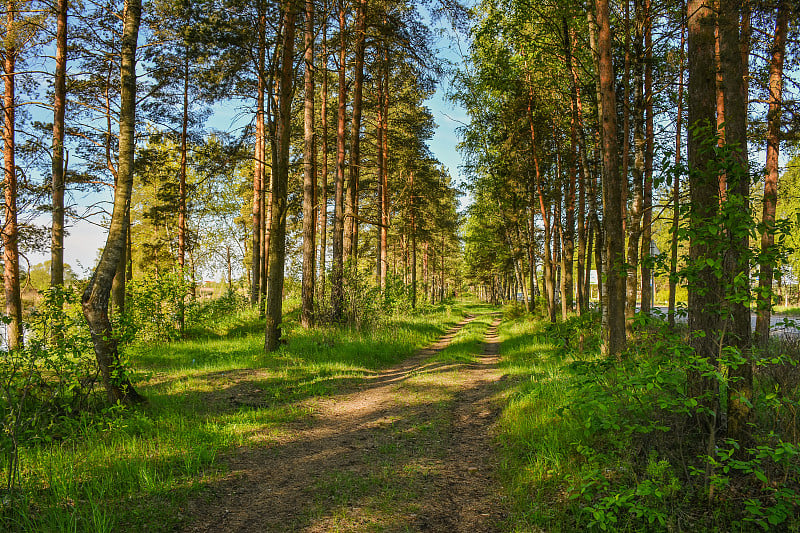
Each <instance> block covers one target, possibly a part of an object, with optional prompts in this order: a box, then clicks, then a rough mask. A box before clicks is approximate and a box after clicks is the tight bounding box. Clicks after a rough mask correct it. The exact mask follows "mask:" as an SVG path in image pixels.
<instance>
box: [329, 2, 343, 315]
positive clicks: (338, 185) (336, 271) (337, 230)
mask: <svg viewBox="0 0 800 533" xmlns="http://www.w3.org/2000/svg"><path fill="white" fill-rule="evenodd" d="M338 9H339V34H340V36H341V38H340V42H339V47H340V48H339V102H338V111H337V116H336V181H335V184H334V193H333V203H334V211H333V265H332V269H331V309H332V314H333V319H334V320H337V321H338V320H341V319H342V312H343V310H344V309H343V307H344V160H345V146H344V143H345V120H346V118H347V107H346V106H347V79H346V69H347V48H346V44H347V43H346V40H345V31H344V30H345V22H346V13H345V7H344V1H343V0H339V5H338Z"/></svg>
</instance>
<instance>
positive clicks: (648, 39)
mask: <svg viewBox="0 0 800 533" xmlns="http://www.w3.org/2000/svg"><path fill="white" fill-rule="evenodd" d="M644 11H645V29H644V49H645V52H644V53H645V58H644V106H645V150H644V195H643V197H642V201H643V203H642V210H643V211H642V245H641V252H640V257H641V260H640V263H641V271H642V305H641V310H642V312H644V313H647V314H649V313H650V309H651V308H652V307H653V300H652V294H653V283H652V275H651V271H650V266H649V259H650V244H651V242H652V240H653V238H652V222H653V155H654V151H655V137H654V136H655V131H654V126H653V13H652V11H651V0H645V2H644Z"/></svg>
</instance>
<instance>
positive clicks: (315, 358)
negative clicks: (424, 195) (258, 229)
mask: <svg viewBox="0 0 800 533" xmlns="http://www.w3.org/2000/svg"><path fill="white" fill-rule="evenodd" d="M476 310H479V309H475V308H473V307H469V306H467V307H464V306H460V305H454V306H450V305H445V306H435V307H428V308H426V309H425V310H424V312H420V313H417V314H415V315H413V316H411V317H406V318H397V319H392V320H387V321H385V322H383V323H381V324H380V327H376V328H374V329H372V330H363V331H358V330H355V329H348V328H334V327H322V328H318V329H312V330H304V329H302V328H300V327H299V326H298V325H297V324H296V323H294V322H292V321H288V322H286V323H285V324H284V334H285V336H286V338H287V339H288V343H287V344H286V345H284V346H282V347H281V348H280V349H279V350H278V351H277V352H275V353H273V354H265V353H264V352H263V349H262V343H263V333H262V332H263V324H261V323H260V322H259V321H258V320H257V319H256V317H255V316H253V315H252V314H248V313H245V314H242V315H239V316H238V317H234V318H233V319H230V320H228V322H227V325H226V326H225V327H227V331H225V330H224V329H225V328H224V327H220V328H219V329H218V330H217V334H216V335H215V336H217V338H212V337H213V336H212V335H208V336H207V338H205V339H196V340H192V341H185V342H175V343H172V344H162V345H155V346H136V347H133V348H131V349H129V350H128V353H129V356H130V360H131V364H132V367H133V369H134V377H135V380H136V386H137V388H138V389H139V391H140V392H141V393H143V394H144V395H145V396H146V397H147V398H148V403H147V404H146V405H145V406H142V407H139V408H136V409H127V410H121V409H116V408H115V409H111V410H109V411H108V412H106V414H105V415H104V416H101V417H92V416H88V414H87V416H85V417H83V418H82V419H78V420H73V421H71V422H65V424H67V428H68V431H66V433H65V434H62V435H60V437H59V438H58V439H56V440H52V441H50V442H47V441H44V442H41V443H39V444H37V445H35V446H31V447H27V448H25V449H23V450H22V455H21V465H22V471H21V475H22V477H21V479H22V490H18V491H16V492H15V493H14V496H15V498H16V499H14V500H13V501H12V500H11V499H10V495H8V494H7V495H5V499H4V500H3V503H2V507H0V520H2V521H0V529H6V530H23V531H76V530H77V531H121V530H122V531H124V530H129V531H143V530H147V531H169V530H172V529H173V528H174V527H175V526H176V524H178V523H180V521H181V520H182V519H183V511H182V506H183V505H184V503H185V502H186V501H187V499H188V498H189V497H190V496H191V495H192V494H196V493H197V491H199V490H202V489H203V487H204V486H206V485H207V484H209V483H210V482H211V481H213V480H215V479H217V478H219V477H220V476H221V475H223V471H222V470H223V467H222V465H221V461H220V458H221V457H222V456H223V455H224V454H225V453H227V452H229V451H230V450H232V449H234V448H235V447H238V446H263V445H268V444H269V443H270V441H271V440H273V439H275V438H276V437H278V436H280V435H281V432H283V431H285V430H286V424H287V423H290V422H294V421H297V420H301V419H303V418H304V417H307V416H308V415H309V411H308V408H306V407H304V406H303V404H302V403H301V401H302V400H304V399H306V398H310V397H316V396H324V395H328V394H332V393H335V392H338V391H341V390H342V389H343V388H345V389H346V388H348V387H350V386H351V385H353V384H355V383H357V382H358V381H359V380H361V379H362V378H364V377H365V376H368V375H370V374H372V373H374V372H376V371H378V370H380V369H381V368H385V367H387V366H391V365H393V364H396V363H398V362H399V361H401V360H403V359H404V358H406V357H408V356H409V355H411V354H412V353H413V352H414V351H416V350H417V349H419V348H421V347H423V346H425V345H427V344H429V343H430V342H432V341H433V340H435V339H436V338H437V337H438V336H439V335H441V334H442V333H443V332H444V331H445V330H446V329H448V328H449V327H451V326H452V325H454V324H455V323H457V322H459V321H460V320H461V319H462V318H463V316H464V313H465V312H475V311H476ZM475 335H477V333H475ZM464 342H465V345H464V346H466V345H467V344H469V343H474V339H472V338H471V337H470V340H465V341H464ZM465 349H466V348H465ZM453 357H456V358H458V357H462V355H454V356H453Z"/></svg>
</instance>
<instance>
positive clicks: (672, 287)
mask: <svg viewBox="0 0 800 533" xmlns="http://www.w3.org/2000/svg"><path fill="white" fill-rule="evenodd" d="M685 46H686V24H685V23H681V54H680V63H679V64H680V65H681V67H680V73H679V74H678V115H677V117H676V119H675V168H676V169H677V168H678V166H679V165H680V163H681V133H682V131H683V80H684V78H683V64H684V63H683V62H684V55H685V54H684V49H685ZM680 200H681V176H680V173H679V172H677V171H676V172H675V174H674V176H673V181H672V236H671V239H670V262H669V301H668V303H667V321H668V323H669V325H670V327H675V292H676V290H677V284H678V225H679V224H680Z"/></svg>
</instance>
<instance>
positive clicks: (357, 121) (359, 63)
mask: <svg viewBox="0 0 800 533" xmlns="http://www.w3.org/2000/svg"><path fill="white" fill-rule="evenodd" d="M366 6H367V1H366V0H359V1H358V8H357V10H356V28H355V31H356V45H355V54H354V57H353V116H352V123H351V126H350V165H349V169H348V170H349V176H348V183H347V198H346V201H347V208H346V210H347V215H346V219H345V236H344V255H345V256H346V257H347V259H349V260H350V261H351V262H352V263H353V265H355V261H356V260H357V259H358V192H359V191H358V189H359V187H360V184H359V177H360V174H361V111H362V102H363V94H364V51H365V48H366V42H367V40H366V39H367V35H366V17H367V15H366Z"/></svg>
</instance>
